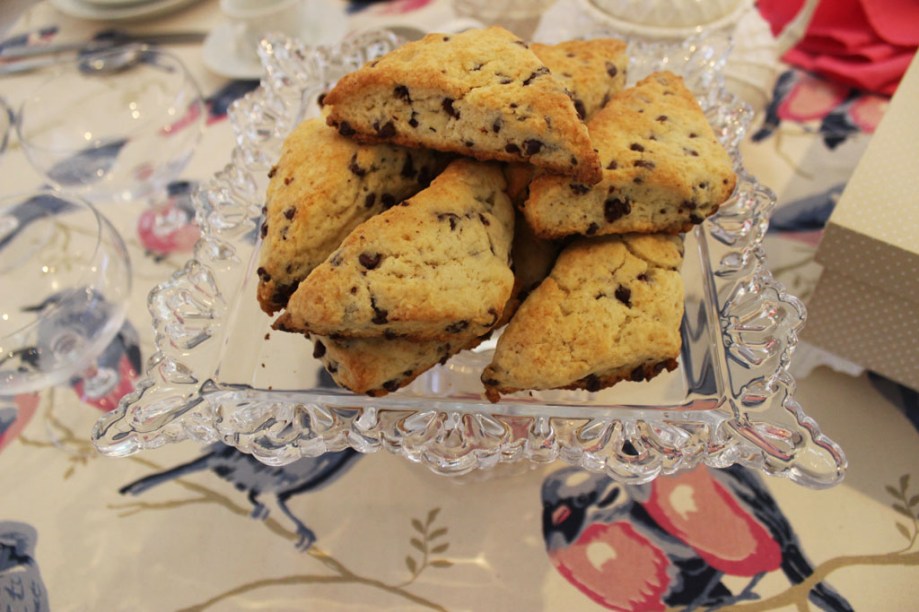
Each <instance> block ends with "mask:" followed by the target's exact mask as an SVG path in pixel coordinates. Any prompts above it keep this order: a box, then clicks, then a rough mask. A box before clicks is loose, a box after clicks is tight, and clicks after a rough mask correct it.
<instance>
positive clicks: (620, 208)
mask: <svg viewBox="0 0 919 612" xmlns="http://www.w3.org/2000/svg"><path fill="white" fill-rule="evenodd" d="M630 212H632V205H631V204H630V203H629V201H628V199H625V200H620V199H619V198H609V199H607V200H606V201H605V202H604V203H603V217H604V218H605V219H606V221H607V222H608V223H612V222H613V221H615V220H617V219H619V218H621V217H624V216H625V215H627V214H629V213H630Z"/></svg>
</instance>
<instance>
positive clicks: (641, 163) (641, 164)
mask: <svg viewBox="0 0 919 612" xmlns="http://www.w3.org/2000/svg"><path fill="white" fill-rule="evenodd" d="M635 166H636V167H638V168H647V169H648V170H651V169H652V168H654V162H653V161H649V160H647V159H639V160H636V161H635Z"/></svg>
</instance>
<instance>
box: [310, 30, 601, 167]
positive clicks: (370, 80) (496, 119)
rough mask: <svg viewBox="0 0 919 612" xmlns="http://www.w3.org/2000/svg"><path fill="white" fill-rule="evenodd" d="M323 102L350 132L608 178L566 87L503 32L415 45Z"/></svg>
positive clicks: (362, 72) (369, 67)
mask: <svg viewBox="0 0 919 612" xmlns="http://www.w3.org/2000/svg"><path fill="white" fill-rule="evenodd" d="M324 103H325V104H326V105H329V106H330V107H331V110H330V112H329V123H330V125H334V126H337V127H338V130H339V131H340V132H341V133H342V134H343V135H346V136H353V137H355V138H363V139H368V138H369V139H372V140H385V141H388V142H393V143H396V144H400V145H406V146H414V147H424V148H430V149H436V150H440V151H451V152H456V153H461V154H463V155H466V156H469V157H475V158H477V159H481V160H499V161H529V162H530V163H532V164H533V165H535V166H538V167H541V168H546V169H548V170H551V171H553V172H557V173H560V174H564V175H568V176H573V177H575V178H576V179H577V180H579V181H582V182H584V183H588V184H591V183H595V182H597V181H598V180H599V179H600V166H599V163H598V161H597V154H596V151H594V148H593V145H592V144H591V142H590V137H589V135H588V133H587V127H586V126H585V125H584V123H583V121H581V120H580V119H579V117H578V113H577V110H576V109H575V106H574V102H573V101H572V100H571V98H570V97H569V96H568V94H567V93H566V91H565V88H564V86H563V85H562V84H561V83H559V82H558V81H557V80H556V79H555V78H553V77H552V75H551V74H550V73H549V69H548V68H546V66H545V64H543V63H542V62H541V61H540V59H539V58H538V57H536V54H534V53H533V52H532V51H531V50H530V49H529V47H528V46H527V44H526V43H524V42H523V41H522V40H520V39H519V38H517V37H516V36H514V35H513V34H511V33H510V32H508V31H507V30H505V29H503V28H500V27H490V28H487V29H484V30H469V31H466V32H463V33H461V34H453V35H447V34H429V35H427V36H425V37H424V38H422V39H421V40H418V41H414V42H410V43H407V44H405V45H404V46H402V47H399V48H398V49H395V50H394V51H391V52H390V53H388V54H387V55H385V56H383V57H382V58H380V59H378V60H374V61H372V62H370V63H368V64H366V65H364V66H363V67H361V68H360V69H358V70H356V71H354V72H352V73H350V74H348V75H345V76H344V77H342V78H341V80H339V81H338V84H337V85H336V86H335V87H334V88H333V89H332V91H330V92H329V94H328V95H327V96H326V97H325V99H324Z"/></svg>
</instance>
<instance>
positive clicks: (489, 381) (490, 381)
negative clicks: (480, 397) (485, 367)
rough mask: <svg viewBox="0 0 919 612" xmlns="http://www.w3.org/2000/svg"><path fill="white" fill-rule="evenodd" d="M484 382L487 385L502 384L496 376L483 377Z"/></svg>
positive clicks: (495, 385)
mask: <svg viewBox="0 0 919 612" xmlns="http://www.w3.org/2000/svg"><path fill="white" fill-rule="evenodd" d="M482 384H483V385H485V386H486V387H497V386H499V385H500V384H501V382H500V381H497V380H495V379H494V378H483V379H482Z"/></svg>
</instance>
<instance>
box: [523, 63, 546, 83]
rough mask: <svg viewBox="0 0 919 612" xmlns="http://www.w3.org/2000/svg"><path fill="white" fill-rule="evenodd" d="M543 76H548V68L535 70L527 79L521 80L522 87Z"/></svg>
mask: <svg viewBox="0 0 919 612" xmlns="http://www.w3.org/2000/svg"><path fill="white" fill-rule="evenodd" d="M545 74H549V69H548V68H546V67H545V66H541V67H540V68H537V69H536V70H534V71H533V72H532V73H531V74H530V76H528V77H527V78H525V79H524V80H523V86H524V87H526V86H527V85H529V84H530V83H532V82H533V80H534V79H537V78H539V77H541V76H543V75H545Z"/></svg>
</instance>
